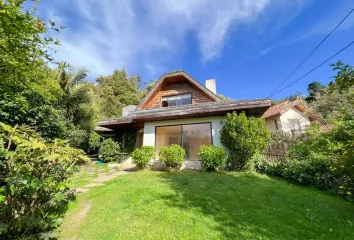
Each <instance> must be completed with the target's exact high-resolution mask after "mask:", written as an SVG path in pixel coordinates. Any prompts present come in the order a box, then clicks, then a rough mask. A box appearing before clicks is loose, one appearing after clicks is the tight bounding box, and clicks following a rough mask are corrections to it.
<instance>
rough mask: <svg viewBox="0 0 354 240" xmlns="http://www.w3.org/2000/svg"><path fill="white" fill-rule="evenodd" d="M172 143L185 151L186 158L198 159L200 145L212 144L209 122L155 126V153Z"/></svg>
mask: <svg viewBox="0 0 354 240" xmlns="http://www.w3.org/2000/svg"><path fill="white" fill-rule="evenodd" d="M172 144H178V145H180V146H181V147H183V149H184V150H185V151H186V159H187V160H198V159H199V158H198V152H199V148H200V146H201V145H212V141H211V124H210V123H198V124H186V125H175V126H163V127H156V153H157V155H158V153H159V152H160V149H161V148H162V147H165V146H169V145H172Z"/></svg>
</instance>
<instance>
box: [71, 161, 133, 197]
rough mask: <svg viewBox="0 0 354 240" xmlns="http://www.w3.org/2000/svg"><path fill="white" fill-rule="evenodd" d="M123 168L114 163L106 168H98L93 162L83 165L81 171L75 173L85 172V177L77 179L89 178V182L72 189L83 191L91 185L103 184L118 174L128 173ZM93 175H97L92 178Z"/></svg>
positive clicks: (78, 191) (77, 191) (87, 189)
mask: <svg viewBox="0 0 354 240" xmlns="http://www.w3.org/2000/svg"><path fill="white" fill-rule="evenodd" d="M124 170H125V169H123V170H120V169H119V167H118V166H115V165H113V166H108V169H104V168H98V166H97V165H95V164H92V165H89V166H86V167H83V168H82V169H81V171H80V172H79V173H77V175H80V174H85V175H86V177H85V178H81V179H79V180H90V182H89V183H88V184H86V185H84V186H83V187H76V188H72V189H73V190H75V191H76V193H85V192H87V191H89V189H90V188H92V187H100V186H104V185H105V184H104V183H105V182H107V181H110V180H112V179H114V178H116V177H118V176H121V175H126V174H129V173H130V172H128V171H124ZM94 175H97V177H96V178H93V177H94Z"/></svg>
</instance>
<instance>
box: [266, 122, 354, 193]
mask: <svg viewBox="0 0 354 240" xmlns="http://www.w3.org/2000/svg"><path fill="white" fill-rule="evenodd" d="M311 131H312V132H311V133H309V134H308V138H307V139H305V140H302V141H298V142H297V143H296V144H294V145H292V146H290V147H289V151H288V154H287V155H286V156H285V157H284V158H283V159H282V160H281V161H279V162H277V163H273V164H269V163H266V162H263V163H262V164H260V167H259V169H262V170H263V171H264V172H266V173H268V174H272V175H278V176H283V177H285V178H287V179H291V180H295V181H297V182H299V183H302V184H306V185H312V186H315V187H317V188H319V189H325V190H330V191H334V192H337V193H339V194H342V195H344V196H346V197H348V198H353V193H354V137H353V136H354V120H349V121H344V122H342V123H340V124H338V125H337V126H336V127H334V129H332V131H330V132H326V133H321V132H319V131H317V132H316V131H314V129H312V130H311Z"/></svg>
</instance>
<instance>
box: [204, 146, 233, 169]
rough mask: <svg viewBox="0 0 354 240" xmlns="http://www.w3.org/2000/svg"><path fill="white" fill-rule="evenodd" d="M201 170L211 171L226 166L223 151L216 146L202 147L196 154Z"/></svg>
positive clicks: (225, 157)
mask: <svg viewBox="0 0 354 240" xmlns="http://www.w3.org/2000/svg"><path fill="white" fill-rule="evenodd" d="M198 155H199V157H200V160H201V164H202V168H203V169H204V170H206V171H213V170H215V169H217V168H219V167H224V166H225V164H226V159H227V156H226V153H225V149H224V148H221V147H217V146H206V145H202V146H201V147H200V150H199V153H198Z"/></svg>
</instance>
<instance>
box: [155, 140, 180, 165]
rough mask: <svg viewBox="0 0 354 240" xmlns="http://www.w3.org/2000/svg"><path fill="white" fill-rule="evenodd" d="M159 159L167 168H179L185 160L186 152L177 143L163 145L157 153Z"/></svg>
mask: <svg viewBox="0 0 354 240" xmlns="http://www.w3.org/2000/svg"><path fill="white" fill-rule="evenodd" d="M159 157H160V161H161V162H163V163H165V164H166V166H167V167H168V168H176V169H179V168H180V167H181V166H182V164H183V163H184V162H185V157H186V152H185V150H184V149H183V148H182V147H181V146H180V145H177V144H172V145H171V146H168V147H163V148H161V150H160V153H159Z"/></svg>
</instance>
